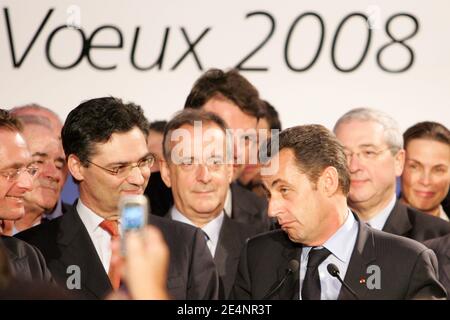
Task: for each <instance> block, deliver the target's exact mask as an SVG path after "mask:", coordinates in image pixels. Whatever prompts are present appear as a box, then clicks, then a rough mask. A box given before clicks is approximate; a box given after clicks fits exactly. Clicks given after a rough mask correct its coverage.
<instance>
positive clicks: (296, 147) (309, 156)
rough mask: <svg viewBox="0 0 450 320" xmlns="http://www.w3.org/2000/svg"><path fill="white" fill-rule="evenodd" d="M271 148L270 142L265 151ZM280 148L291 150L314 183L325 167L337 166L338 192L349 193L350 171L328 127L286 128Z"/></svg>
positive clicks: (280, 141) (341, 148)
mask: <svg viewBox="0 0 450 320" xmlns="http://www.w3.org/2000/svg"><path fill="white" fill-rule="evenodd" d="M270 143H271V142H269V144H270ZM270 149H271V148H270V145H269V147H268V150H270ZM283 149H290V150H292V151H293V152H294V155H295V160H296V163H297V165H298V167H299V169H300V171H301V172H302V173H304V174H306V176H307V177H308V178H309V180H310V181H311V182H312V183H314V184H315V183H317V180H318V179H319V176H320V175H321V174H322V173H323V171H324V170H325V169H326V168H327V167H330V166H331V167H334V168H336V170H337V172H338V175H339V186H340V188H341V191H342V192H343V193H344V195H347V194H348V192H349V190H350V173H349V170H348V167H347V158H346V156H345V153H344V148H343V146H342V145H341V144H340V142H339V141H338V140H337V139H336V136H335V135H334V134H333V133H332V132H331V131H329V130H328V129H327V128H325V127H324V126H322V125H317V124H313V125H303V126H297V127H292V128H289V129H285V130H283V131H282V132H281V133H280V135H279V149H278V150H279V151H281V150H283ZM271 156H273V155H271Z"/></svg>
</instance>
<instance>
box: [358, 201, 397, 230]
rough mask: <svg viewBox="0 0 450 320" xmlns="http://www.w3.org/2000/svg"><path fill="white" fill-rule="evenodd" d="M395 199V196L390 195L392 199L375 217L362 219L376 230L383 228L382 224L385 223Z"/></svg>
mask: <svg viewBox="0 0 450 320" xmlns="http://www.w3.org/2000/svg"><path fill="white" fill-rule="evenodd" d="M396 201H397V197H396V196H395V194H394V195H392V200H391V202H389V204H388V205H387V206H386V207H385V208H384V209H383V210H381V211H380V212H379V213H378V214H377V215H376V216H375V217H373V218H372V219H370V220H369V221H364V222H366V223H368V224H369V225H370V226H371V227H372V228H374V229H377V230H383V228H384V225H385V224H386V221H387V219H388V218H389V215H390V214H391V211H392V209H394V206H395V202H396Z"/></svg>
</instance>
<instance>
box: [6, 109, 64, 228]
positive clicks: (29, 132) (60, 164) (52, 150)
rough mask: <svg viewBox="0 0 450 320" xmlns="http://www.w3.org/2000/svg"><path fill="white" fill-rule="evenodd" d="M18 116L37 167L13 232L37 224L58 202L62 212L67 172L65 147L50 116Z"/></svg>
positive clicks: (53, 209)
mask: <svg viewBox="0 0 450 320" xmlns="http://www.w3.org/2000/svg"><path fill="white" fill-rule="evenodd" d="M17 119H18V120H20V121H21V123H22V125H23V137H24V138H25V141H26V142H27V145H28V148H29V150H30V153H31V156H32V160H33V164H34V166H35V167H37V168H38V169H39V170H38V173H37V176H36V179H34V181H33V190H31V191H28V192H27V193H25V196H24V201H25V203H24V204H25V215H24V216H23V217H22V218H21V219H19V220H17V221H15V223H14V230H13V232H12V233H13V234H15V233H17V232H20V231H23V230H26V229H28V228H31V227H33V226H35V225H38V224H39V223H41V221H42V219H43V218H44V220H45V219H46V215H48V214H50V213H52V212H54V211H55V208H56V207H57V206H58V207H59V206H61V209H60V210H59V211H60V214H59V215H61V212H62V211H63V209H62V206H63V204H61V202H60V201H59V199H60V196H61V190H62V187H63V185H64V181H65V179H66V176H67V169H66V161H65V156H64V150H63V148H62V144H61V141H60V139H59V138H58V136H56V135H55V133H54V131H53V129H52V125H51V122H50V120H49V119H48V118H44V117H42V116H37V115H32V114H23V115H19V116H17ZM64 206H65V205H64Z"/></svg>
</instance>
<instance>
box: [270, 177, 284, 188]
mask: <svg viewBox="0 0 450 320" xmlns="http://www.w3.org/2000/svg"><path fill="white" fill-rule="evenodd" d="M281 183H287V182H286V181H285V180H283V179H281V178H278V179H276V180H275V181H274V182H272V187H276V186H277V185H279V184H281Z"/></svg>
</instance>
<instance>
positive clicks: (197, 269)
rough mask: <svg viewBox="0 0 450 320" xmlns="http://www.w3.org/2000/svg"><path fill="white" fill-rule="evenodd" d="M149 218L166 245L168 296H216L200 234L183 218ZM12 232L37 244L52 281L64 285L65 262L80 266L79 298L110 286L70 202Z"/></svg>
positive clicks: (90, 296)
mask: <svg viewBox="0 0 450 320" xmlns="http://www.w3.org/2000/svg"><path fill="white" fill-rule="evenodd" d="M149 223H150V224H153V225H155V226H157V227H158V228H159V229H160V230H161V232H162V233H163V235H164V238H165V240H166V242H167V245H168V247H169V250H170V264H169V273H168V279H167V287H168V291H169V294H170V295H171V296H172V297H173V298H174V299H216V298H217V297H218V276H217V272H216V270H215V266H214V262H213V261H212V257H211V254H210V252H209V250H208V247H207V246H206V242H205V239H204V237H203V234H201V233H200V232H199V231H198V230H197V229H196V228H193V227H191V226H188V225H186V224H183V223H178V222H175V221H169V220H167V219H163V218H160V217H157V216H151V217H150V219H149ZM17 237H19V238H21V239H23V240H25V241H27V242H29V243H30V244H33V245H35V246H36V247H38V248H39V249H40V250H41V251H42V253H43V255H44V257H45V260H46V261H47V264H48V266H49V268H50V270H51V272H52V274H53V276H54V277H55V278H56V280H57V282H58V283H59V284H60V285H61V286H62V287H64V288H67V286H66V282H67V279H68V278H69V277H70V276H71V273H68V272H67V268H68V267H69V266H71V265H76V266H79V267H80V270H81V290H77V291H79V292H78V293H79V296H80V298H83V299H99V298H104V297H105V295H107V294H108V293H109V292H110V291H111V290H112V287H111V283H110V281H109V278H108V275H107V274H106V272H105V269H104V268H103V266H102V263H101V261H100V258H99V256H98V254H97V252H96V250H95V247H94V244H93V243H92V241H91V238H90V236H89V234H88V232H87V230H86V228H85V226H84V224H83V222H82V221H81V219H80V217H79V215H78V213H77V211H76V209H75V207H72V209H71V210H69V211H68V212H66V213H65V214H64V215H63V216H61V217H59V218H57V219H55V220H52V221H50V222H48V223H46V224H41V225H38V226H36V227H34V228H31V229H28V230H26V231H24V232H21V233H19V234H18V235H17Z"/></svg>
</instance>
